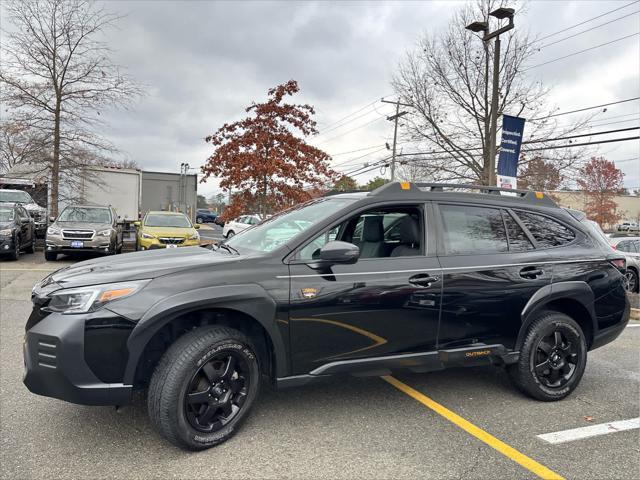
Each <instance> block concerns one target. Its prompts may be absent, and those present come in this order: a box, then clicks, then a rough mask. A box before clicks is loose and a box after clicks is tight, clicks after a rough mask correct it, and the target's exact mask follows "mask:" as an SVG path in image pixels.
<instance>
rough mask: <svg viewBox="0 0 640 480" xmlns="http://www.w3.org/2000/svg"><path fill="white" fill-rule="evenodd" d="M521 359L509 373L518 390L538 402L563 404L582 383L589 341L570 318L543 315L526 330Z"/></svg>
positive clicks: (544, 312) (550, 312)
mask: <svg viewBox="0 0 640 480" xmlns="http://www.w3.org/2000/svg"><path fill="white" fill-rule="evenodd" d="M519 350H520V356H519V358H518V361H517V362H516V363H514V364H511V365H508V367H507V371H508V372H509V376H510V377H511V379H512V380H513V382H514V384H515V385H516V387H518V388H519V389H520V390H521V391H522V392H524V393H525V394H527V395H529V396H530V397H533V398H535V399H537V400H542V401H545V402H552V401H556V400H562V399H563V398H565V397H566V396H568V395H569V394H571V392H573V390H575V388H576V387H577V386H578V384H579V383H580V380H581V379H582V375H583V374H584V370H585V367H586V365H587V350H588V349H587V338H586V335H585V334H584V332H583V331H582V329H581V328H580V326H579V325H578V324H577V323H576V321H575V320H574V319H573V318H571V317H569V316H568V315H566V314H564V313H561V312H555V311H543V312H540V313H539V314H537V315H536V317H535V318H534V320H533V321H532V322H531V324H530V325H529V327H528V328H527V330H526V333H525V335H524V339H523V341H522V345H521V346H520V348H519Z"/></svg>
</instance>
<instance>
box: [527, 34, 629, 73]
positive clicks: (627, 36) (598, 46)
mask: <svg viewBox="0 0 640 480" xmlns="http://www.w3.org/2000/svg"><path fill="white" fill-rule="evenodd" d="M636 35H640V32H636V33H632V34H631V35H626V36H624V37H620V38H616V39H615V40H611V41H610V42H606V43H601V44H600V45H595V46H593V47H590V48H585V49H584V50H580V51H579V52H573V53H570V54H569V55H564V56H562V57H558V58H554V59H553V60H549V61H547V62H542V63H538V64H537V65H532V66H530V67H527V68H523V69H522V70H521V71H522V72H526V71H527V70H531V69H532V68H538V67H541V66H543V65H548V64H549V63H554V62H558V61H560V60H564V59H565V58H569V57H573V56H574V55H579V54H581V53H585V52H589V51H591V50H595V49H596V48H600V47H604V46H606V45H611V44H612V43H616V42H620V41H622V40H625V39H627V38H631V37H635V36H636Z"/></svg>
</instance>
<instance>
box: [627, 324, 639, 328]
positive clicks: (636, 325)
mask: <svg viewBox="0 0 640 480" xmlns="http://www.w3.org/2000/svg"><path fill="white" fill-rule="evenodd" d="M632 327H640V323H627V328H632Z"/></svg>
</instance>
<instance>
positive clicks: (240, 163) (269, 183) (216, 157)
mask: <svg viewBox="0 0 640 480" xmlns="http://www.w3.org/2000/svg"><path fill="white" fill-rule="evenodd" d="M299 91H300V88H299V87H298V83H297V82H296V81H295V80H289V81H288V82H286V83H284V84H282V85H278V86H277V87H275V88H271V89H270V90H269V91H268V98H267V101H266V102H264V103H255V102H254V103H252V105H251V106H249V107H247V108H246V110H245V111H246V112H247V113H249V116H248V117H247V118H245V119H243V120H240V121H237V122H234V123H231V124H224V125H223V126H222V127H221V128H220V129H218V131H217V132H215V133H214V134H213V135H210V136H208V137H206V138H205V140H206V142H207V143H210V144H211V145H213V147H214V148H215V151H214V152H213V155H211V156H210V157H209V158H208V159H207V161H206V163H205V164H204V165H203V166H202V173H203V174H204V178H203V179H202V181H204V180H206V179H207V178H209V177H210V176H212V175H213V176H217V177H220V178H221V179H222V181H221V182H220V186H221V187H222V188H223V189H226V190H232V191H233V196H232V202H231V205H230V206H229V207H228V208H227V209H226V210H225V212H224V215H223V216H224V218H225V219H229V218H234V217H236V216H237V215H239V214H241V213H249V210H251V211H256V212H257V213H259V214H262V215H267V214H271V213H274V212H277V211H279V210H282V209H284V208H286V207H288V206H291V205H294V204H296V203H299V202H303V201H306V200H308V199H310V198H311V197H312V193H313V192H314V191H318V190H319V189H323V188H325V185H329V184H331V182H333V181H334V180H335V179H336V178H337V175H336V173H335V172H334V171H333V170H331V168H330V167H329V159H330V157H329V155H327V154H326V153H325V152H323V151H322V150H320V149H318V148H316V147H313V146H311V145H309V144H307V143H306V142H305V138H306V137H308V136H309V135H313V134H316V133H317V129H316V122H315V121H314V120H313V115H314V114H315V111H314V109H313V107H312V106H311V105H307V104H304V105H300V104H292V103H286V102H285V101H284V100H285V97H287V96H293V95H294V94H296V93H298V92H299ZM296 133H297V134H298V135H296Z"/></svg>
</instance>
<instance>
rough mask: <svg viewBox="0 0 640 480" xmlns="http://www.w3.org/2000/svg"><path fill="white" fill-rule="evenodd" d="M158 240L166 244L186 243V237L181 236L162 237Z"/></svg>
mask: <svg viewBox="0 0 640 480" xmlns="http://www.w3.org/2000/svg"><path fill="white" fill-rule="evenodd" d="M158 240H160V243H163V244H165V245H180V244H181V243H184V238H180V237H160V238H159V239H158Z"/></svg>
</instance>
